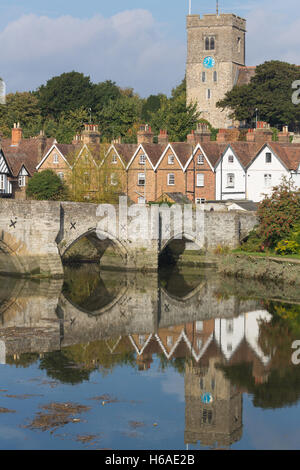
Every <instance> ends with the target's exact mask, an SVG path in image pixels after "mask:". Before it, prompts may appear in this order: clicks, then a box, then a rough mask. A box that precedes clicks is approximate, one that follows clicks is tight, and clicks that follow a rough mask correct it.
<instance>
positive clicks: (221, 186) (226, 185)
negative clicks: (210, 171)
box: [215, 142, 260, 201]
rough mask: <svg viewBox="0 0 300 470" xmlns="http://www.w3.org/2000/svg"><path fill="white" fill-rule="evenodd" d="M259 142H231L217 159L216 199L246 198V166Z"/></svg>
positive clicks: (255, 151) (254, 153)
mask: <svg viewBox="0 0 300 470" xmlns="http://www.w3.org/2000/svg"><path fill="white" fill-rule="evenodd" d="M259 146H260V145H259V144H257V143H254V142H253V143H252V142H233V143H231V144H230V145H228V147H227V149H226V150H225V152H224V153H223V155H222V156H221V158H220V159H219V160H218V162H217V164H216V166H215V172H216V200H217V201H223V200H228V199H246V198H247V179H246V167H247V165H248V164H249V163H250V162H251V160H252V159H253V158H254V157H255V155H256V153H257V151H258V148H259Z"/></svg>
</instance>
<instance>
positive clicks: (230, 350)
mask: <svg viewBox="0 0 300 470" xmlns="http://www.w3.org/2000/svg"><path fill="white" fill-rule="evenodd" d="M227 351H228V352H232V344H231V343H228V344H227Z"/></svg>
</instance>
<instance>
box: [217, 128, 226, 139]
mask: <svg viewBox="0 0 300 470" xmlns="http://www.w3.org/2000/svg"><path fill="white" fill-rule="evenodd" d="M217 142H226V129H219V132H218V135H217Z"/></svg>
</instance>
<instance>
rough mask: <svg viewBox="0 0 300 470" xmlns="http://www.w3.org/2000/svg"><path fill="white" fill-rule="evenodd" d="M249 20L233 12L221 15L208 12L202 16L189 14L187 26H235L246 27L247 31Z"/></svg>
mask: <svg viewBox="0 0 300 470" xmlns="http://www.w3.org/2000/svg"><path fill="white" fill-rule="evenodd" d="M246 23H247V21H246V20H245V19H244V18H241V17H240V16H237V15H234V14H233V13H223V14H221V15H216V14H206V15H203V16H202V17H201V16H200V15H188V16H187V28H195V27H196V28H197V27H205V26H209V27H212V26H217V27H218V26H234V27H236V28H240V29H244V31H245V32H246Z"/></svg>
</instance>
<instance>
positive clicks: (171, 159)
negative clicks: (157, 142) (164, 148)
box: [168, 155, 174, 165]
mask: <svg viewBox="0 0 300 470" xmlns="http://www.w3.org/2000/svg"><path fill="white" fill-rule="evenodd" d="M168 164H169V165H174V155H169V156H168Z"/></svg>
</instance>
